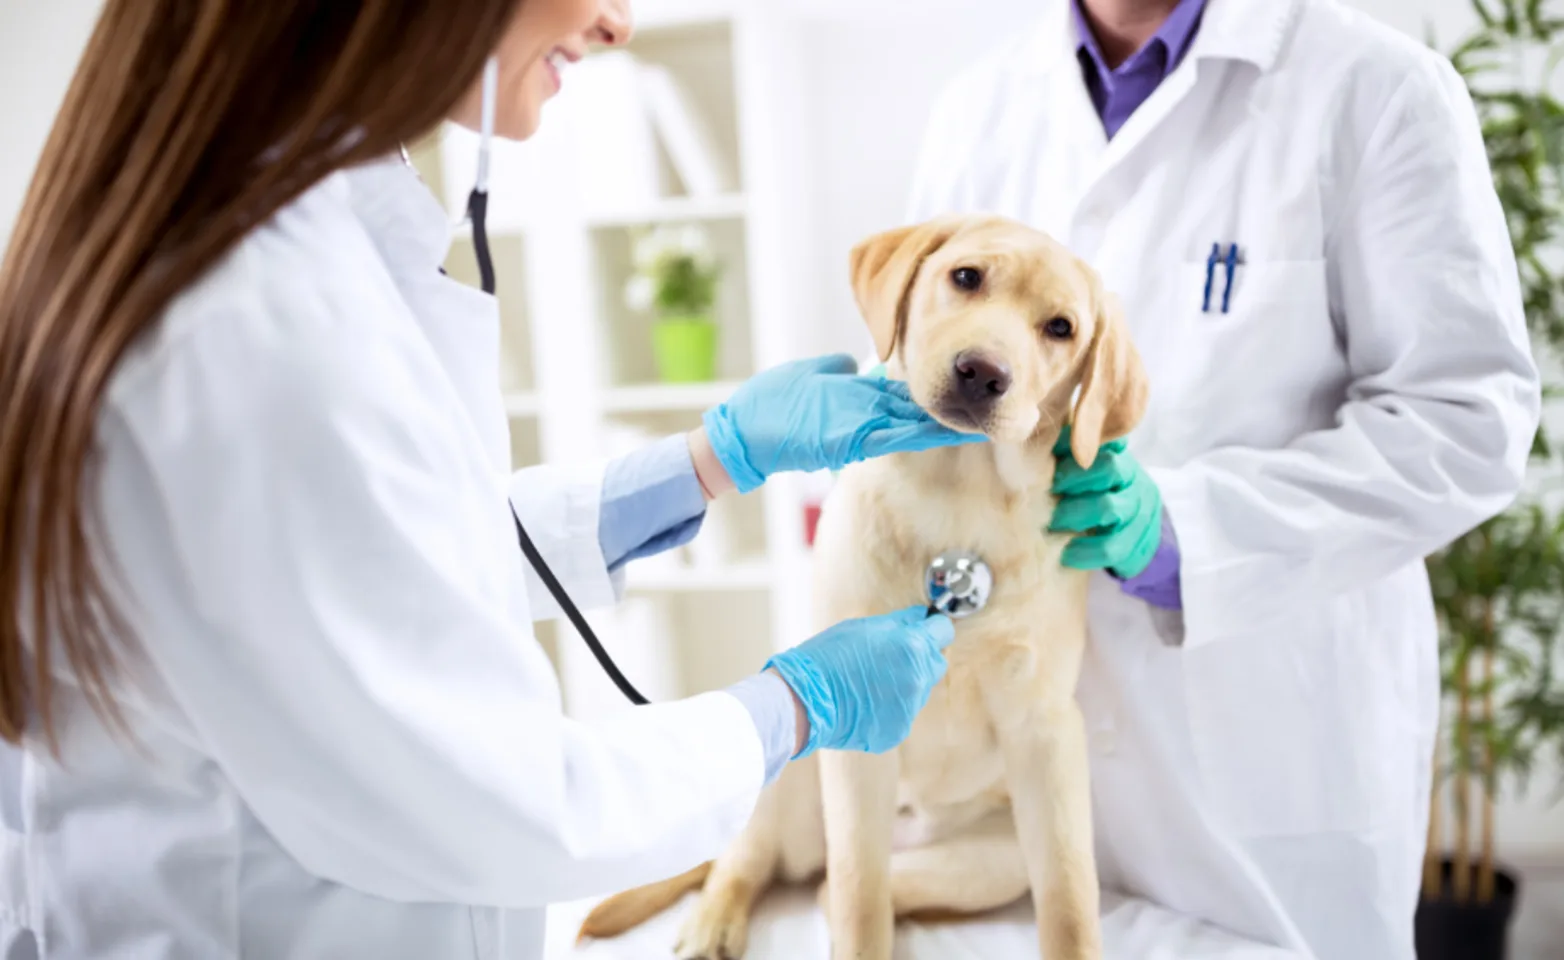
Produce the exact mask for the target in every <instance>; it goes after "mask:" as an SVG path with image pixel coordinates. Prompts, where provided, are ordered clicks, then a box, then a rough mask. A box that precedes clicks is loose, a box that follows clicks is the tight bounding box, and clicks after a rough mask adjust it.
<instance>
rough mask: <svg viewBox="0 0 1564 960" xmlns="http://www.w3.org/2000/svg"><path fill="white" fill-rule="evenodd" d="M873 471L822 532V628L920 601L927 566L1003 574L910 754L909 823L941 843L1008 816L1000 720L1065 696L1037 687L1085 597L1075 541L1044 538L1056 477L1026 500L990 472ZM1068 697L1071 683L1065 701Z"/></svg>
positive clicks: (953, 651) (904, 789) (964, 637)
mask: <svg viewBox="0 0 1564 960" xmlns="http://www.w3.org/2000/svg"><path fill="white" fill-rule="evenodd" d="M866 466H869V467H870V468H869V469H859V470H858V471H857V472H856V473H849V474H848V475H846V476H844V478H843V483H842V486H841V487H840V488H839V489H838V491H837V494H835V495H833V498H834V500H835V502H834V503H832V504H831V505H830V506H829V507H828V509H827V512H826V516H825V518H823V520H822V525H821V534H820V538H819V540H817V544H816V548H817V550H818V551H820V552H821V553H822V554H824V556H823V557H822V558H821V559H822V562H823V565H822V569H821V573H822V576H821V578H820V580H819V587H820V589H821V590H822V592H823V596H822V598H821V599H822V600H824V601H825V602H824V605H823V608H822V613H823V614H824V617H825V619H827V620H833V621H834V620H835V619H838V618H840V617H844V616H862V615H865V614H872V613H876V612H884V611H885V610H889V609H897V608H902V607H906V606H909V605H912V604H917V603H921V602H923V601H924V593H923V591H924V577H925V573H926V569H927V565H928V562H929V561H930V560H931V559H933V557H935V556H936V555H938V554H939V553H941V552H943V551H946V550H952V549H959V550H969V551H972V552H974V553H977V554H978V555H980V556H981V557H983V559H984V560H985V562H987V563H988V564H989V566H990V568H991V569H992V571H993V573H994V589H993V592H992V594H991V595H990V597H989V602H988V605H987V607H985V609H984V610H983V611H982V612H981V613H979V614H977V615H975V616H973V617H971V618H968V619H964V620H961V621H958V622H957V625H956V633H957V639H956V642H955V643H954V644H953V645H952V646H951V648H950V649H949V650H947V660H948V662H949V669H948V671H947V674H946V678H945V680H944V681H943V682H942V683H941V684H940V685H939V686H938V687H937V688H936V689H935V691H934V693H933V694H932V696H931V697H930V700H929V703H928V704H927V706H926V707H925V708H924V710H923V711H922V712H921V713H920V714H919V716H918V720H917V721H916V723H915V724H914V726H913V730H912V734H911V736H910V737H909V738H908V739H907V741H906V742H905V743H904V744H903V745H902V747H901V748H900V750H899V756H900V764H899V766H900V770H901V775H900V779H901V782H900V785H899V794H900V800H901V803H902V806H903V809H904V821H905V819H906V818H907V817H909V816H910V817H911V818H912V819H913V820H914V821H916V822H919V823H921V827H920V828H919V829H920V830H921V831H923V832H924V833H925V834H927V833H933V834H939V833H942V832H944V831H945V830H947V829H956V828H959V826H960V825H962V824H965V823H967V822H970V821H972V820H973V819H975V818H977V817H980V816H982V815H983V814H984V813H986V812H989V811H992V810H994V809H996V808H998V807H1000V806H1002V805H1003V804H1005V802H1006V798H1007V791H1006V785H1005V770H1004V764H1003V759H1002V756H1001V754H1000V751H999V747H998V742H997V738H996V734H995V728H994V721H993V716H994V712H995V710H999V711H1000V712H1001V715H1002V716H1009V715H1011V714H1012V713H1013V712H1015V711H1020V712H1022V713H1025V712H1028V711H1029V710H1030V709H1031V707H1030V705H1029V704H1028V702H1027V701H1028V700H1029V699H1031V698H1041V697H1044V696H1049V695H1054V694H1056V693H1057V691H1053V690H1052V689H1050V688H1049V687H1048V685H1047V683H1046V682H1044V683H1034V682H1033V681H1034V679H1036V678H1039V677H1043V676H1045V675H1046V673H1047V665H1048V664H1050V663H1052V662H1055V660H1056V659H1058V658H1055V657H1054V656H1053V654H1052V652H1051V651H1050V650H1049V649H1048V645H1049V643H1050V641H1051V639H1052V636H1053V632H1052V631H1050V630H1049V629H1048V627H1049V624H1050V622H1051V621H1052V620H1058V619H1060V618H1061V617H1062V616H1065V615H1066V614H1065V611H1073V609H1074V608H1075V607H1076V606H1077V604H1076V603H1075V600H1074V599H1073V596H1074V593H1075V592H1083V591H1080V589H1079V588H1080V582H1079V581H1078V579H1077V578H1075V577H1074V576H1073V575H1071V574H1070V572H1067V571H1064V570H1063V569H1062V568H1061V567H1060V566H1059V552H1060V550H1061V549H1062V548H1063V544H1064V542H1065V541H1064V539H1063V538H1060V537H1056V536H1053V535H1050V534H1048V533H1047V532H1046V527H1047V524H1048V520H1049V517H1050V516H1051V514H1052V510H1053V499H1052V498H1051V497H1049V496H1048V495H1047V489H1048V484H1047V482H1046V478H1043V482H1041V483H1038V484H1034V486H1033V487H1032V492H1030V493H1017V492H1014V491H1013V489H1011V487H1012V485H1011V484H1008V483H1005V482H1004V481H1003V478H1001V477H999V475H998V473H999V472H998V471H997V470H995V469H992V468H990V469H988V470H970V471H964V472H961V471H958V472H956V473H955V474H954V475H952V476H950V477H948V478H945V479H948V481H949V482H945V483H937V484H931V483H929V482H927V481H928V477H927V476H926V475H925V476H920V477H917V478H908V477H907V476H905V475H901V476H898V475H896V474H895V473H894V472H893V471H892V469H891V468H890V465H889V464H875V465H866ZM833 514H834V515H833ZM1082 613H1084V611H1082ZM1063 659H1064V660H1066V661H1068V660H1069V659H1070V656H1068V655H1067V656H1065V657H1064V658H1063ZM1069 689H1073V680H1071V681H1070V683H1069V684H1068V685H1067V688H1066V689H1065V691H1064V695H1066V696H1068V695H1069Z"/></svg>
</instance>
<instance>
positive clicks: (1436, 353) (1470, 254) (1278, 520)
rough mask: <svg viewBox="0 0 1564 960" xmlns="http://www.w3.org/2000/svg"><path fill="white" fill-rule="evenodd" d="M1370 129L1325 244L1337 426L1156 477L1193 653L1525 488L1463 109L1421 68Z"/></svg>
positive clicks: (1514, 358) (1452, 82)
mask: <svg viewBox="0 0 1564 960" xmlns="http://www.w3.org/2000/svg"><path fill="white" fill-rule="evenodd" d="M1373 129H1374V132H1373V133H1372V135H1371V136H1370V137H1369V138H1368V139H1367V141H1366V146H1365V148H1364V153H1363V157H1362V160H1361V164H1360V166H1359V169H1358V175H1357V177H1356V181H1355V183H1353V184H1352V186H1351V193H1350V194H1349V196H1348V197H1347V198H1346V201H1345V203H1344V205H1343V206H1342V207H1341V208H1340V209H1341V214H1340V216H1339V218H1338V221H1337V222H1336V223H1335V224H1334V228H1333V230H1332V231H1331V233H1330V234H1329V235H1328V240H1327V251H1326V253H1327V261H1328V268H1329V275H1330V278H1331V284H1332V288H1333V289H1332V294H1333V296H1332V301H1333V307H1334V309H1335V310H1337V311H1338V313H1339V316H1338V317H1337V320H1338V322H1339V324H1340V326H1341V332H1342V339H1343V342H1344V346H1345V351H1346V357H1347V362H1348V365H1349V369H1350V375H1351V380H1350V382H1349V384H1348V386H1347V388H1346V402H1345V403H1344V405H1343V406H1342V407H1341V408H1340V411H1339V413H1338V415H1337V418H1336V422H1335V424H1334V425H1333V426H1332V427H1331V428H1330V429H1324V430H1320V431H1317V432H1311V433H1307V434H1305V435H1302V436H1299V437H1298V438H1296V440H1294V441H1293V442H1292V443H1290V444H1289V445H1287V446H1285V447H1283V448H1280V449H1269V450H1262V449H1248V448H1239V447H1226V448H1219V449H1215V450H1212V451H1210V452H1207V453H1205V454H1203V455H1200V456H1197V457H1195V458H1194V459H1193V460H1191V461H1189V462H1186V463H1183V464H1181V465H1177V466H1172V467H1167V468H1162V469H1152V470H1151V471H1150V472H1151V474H1152V476H1153V477H1154V478H1155V480H1156V482H1157V484H1158V486H1159V487H1160V488H1161V491H1162V495H1163V497H1164V499H1165V501H1166V503H1167V507H1168V512H1169V515H1170V516H1171V518H1172V520H1173V524H1174V526H1175V528H1176V530H1177V535H1178V544H1179V550H1180V553H1181V555H1182V562H1183V567H1182V570H1181V579H1182V592H1183V605H1184V619H1185V627H1186V631H1187V639H1186V644H1187V645H1189V646H1197V645H1199V644H1202V643H1206V642H1210V641H1214V640H1219V639H1223V638H1228V637H1235V636H1240V635H1244V636H1251V637H1263V636H1266V635H1268V634H1269V633H1270V632H1271V630H1270V626H1271V625H1274V624H1277V623H1280V622H1285V621H1286V620H1287V618H1288V617H1289V616H1290V615H1291V613H1292V612H1293V611H1298V610H1302V609H1306V608H1308V607H1309V606H1310V605H1317V604H1318V603H1319V602H1320V601H1321V600H1322V599H1324V598H1328V597H1329V596H1331V595H1333V594H1337V593H1340V592H1343V591H1346V590H1348V589H1351V588H1353V587H1355V586H1360V585H1362V584H1364V583H1367V582H1372V581H1374V580H1376V579H1379V578H1382V577H1385V576H1387V575H1390V574H1391V573H1393V572H1395V571H1396V570H1398V569H1402V568H1404V567H1406V566H1408V565H1410V564H1413V563H1416V562H1418V561H1420V560H1421V559H1422V558H1423V557H1425V556H1427V555H1428V554H1430V553H1433V552H1435V551H1436V550H1438V549H1439V548H1441V547H1443V546H1444V545H1446V544H1448V543H1449V542H1450V541H1451V540H1453V539H1454V538H1456V537H1458V536H1460V535H1462V534H1463V533H1465V532H1467V531H1469V530H1470V529H1471V528H1473V527H1475V526H1476V525H1478V524H1479V523H1481V522H1482V521H1484V520H1486V519H1487V518H1489V517H1492V516H1494V515H1495V514H1497V513H1499V512H1501V511H1502V510H1504V509H1505V508H1506V507H1507V506H1508V505H1509V504H1510V503H1511V502H1512V500H1513V498H1514V497H1515V495H1516V494H1517V492H1518V490H1519V489H1520V487H1521V483H1522V479H1523V476H1524V472H1525V467H1526V462H1527V457H1528V452H1529V450H1530V448H1531V445H1532V440H1533V437H1534V434H1535V432H1536V428H1537V424H1538V418H1539V415H1540V406H1541V390H1540V385H1539V377H1538V371H1537V368H1536V366H1535V364H1534V361H1533V357H1532V354H1531V350H1530V347H1529V339H1528V335H1527V331H1526V323H1525V318H1524V314H1523V310H1522V305H1521V297H1520V293H1519V284H1518V278H1517V271H1516V262H1515V258H1514V255H1513V252H1512V248H1511V245H1510V238H1509V233H1508V231H1507V228H1506V224H1505V219H1504V215H1503V212H1502V210H1501V208H1500V205H1499V201H1498V199H1497V197H1496V194H1495V191H1494V187H1493V182H1492V179H1491V174H1490V170H1489V166H1488V160H1487V155H1486V153H1485V151H1484V146H1483V142H1482V137H1481V133H1480V131H1479V129H1478V124H1477V122H1476V117H1475V112H1474V110H1473V108H1472V103H1471V100H1470V98H1469V96H1468V94H1467V91H1466V88H1465V87H1464V85H1463V84H1462V82H1461V80H1460V78H1459V77H1458V76H1457V75H1456V74H1455V72H1454V70H1453V69H1451V68H1450V66H1449V64H1448V63H1446V62H1444V61H1436V60H1434V58H1429V63H1428V65H1427V66H1425V67H1422V68H1420V69H1415V70H1413V71H1412V72H1410V73H1409V74H1408V75H1407V76H1406V78H1405V80H1404V81H1403V82H1402V85H1401V86H1400V88H1399V90H1398V92H1397V93H1396V94H1394V95H1393V96H1392V97H1391V98H1390V100H1389V103H1388V106H1387V107H1386V108H1385V109H1384V111H1383V113H1382V115H1380V116H1379V117H1378V119H1377V122H1376V124H1375V126H1374V128H1373ZM1321 319H1322V322H1323V318H1321Z"/></svg>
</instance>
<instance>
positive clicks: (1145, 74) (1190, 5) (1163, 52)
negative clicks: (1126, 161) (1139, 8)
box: [1071, 0, 1206, 140]
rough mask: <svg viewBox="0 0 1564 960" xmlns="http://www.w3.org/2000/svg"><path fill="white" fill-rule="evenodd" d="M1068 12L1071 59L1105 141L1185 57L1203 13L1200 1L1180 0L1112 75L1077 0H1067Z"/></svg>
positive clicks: (1079, 0) (1198, 27)
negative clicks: (1075, 39) (1071, 16)
mask: <svg viewBox="0 0 1564 960" xmlns="http://www.w3.org/2000/svg"><path fill="white" fill-rule="evenodd" d="M1071 7H1072V9H1073V10H1074V11H1075V29H1076V33H1077V34H1078V35H1079V37H1080V44H1079V45H1078V46H1077V47H1076V55H1077V56H1078V57H1079V58H1080V61H1081V72H1082V74H1083V76H1084V78H1085V80H1086V89H1087V90H1088V91H1089V92H1090V93H1091V96H1092V103H1093V105H1095V106H1096V107H1097V115H1098V116H1099V117H1101V118H1102V127H1103V130H1104V131H1105V132H1106V133H1107V134H1108V138H1109V139H1110V140H1111V139H1113V135H1114V134H1116V133H1118V132H1119V128H1120V127H1122V126H1124V121H1126V120H1128V119H1129V118H1130V114H1132V113H1134V112H1135V110H1136V109H1137V108H1138V107H1139V106H1140V105H1141V104H1143V103H1145V102H1146V98H1147V97H1149V96H1151V92H1152V91H1153V90H1155V89H1157V87H1158V86H1159V85H1160V84H1161V83H1162V81H1163V80H1164V79H1165V78H1166V77H1167V75H1168V74H1170V73H1172V72H1173V68H1175V67H1177V66H1178V65H1179V62H1180V61H1181V60H1183V59H1184V54H1186V53H1188V52H1189V45H1190V44H1191V43H1192V42H1193V41H1194V39H1195V33H1196V32H1197V31H1198V30H1199V29H1200V15H1201V14H1202V13H1203V12H1204V11H1205V8H1206V0H1181V2H1180V3H1179V5H1178V6H1177V7H1175V8H1173V12H1172V13H1170V14H1168V18H1167V19H1166V20H1164V21H1163V22H1162V26H1161V27H1160V28H1158V30H1157V32H1156V33H1155V34H1153V35H1152V37H1151V39H1150V40H1147V41H1146V43H1145V45H1144V46H1142V47H1141V48H1140V49H1139V50H1137V51H1135V52H1134V53H1133V54H1131V55H1130V58H1129V59H1128V60H1125V61H1124V62H1123V63H1121V64H1119V66H1118V68H1117V69H1113V70H1110V69H1108V62H1107V60H1105V59H1104V58H1103V55H1102V48H1101V47H1100V46H1099V45H1098V43H1097V37H1096V36H1095V35H1093V33H1092V28H1091V25H1090V24H1089V23H1087V20H1086V14H1085V12H1084V11H1083V10H1082V9H1081V0H1073V2H1072V3H1071Z"/></svg>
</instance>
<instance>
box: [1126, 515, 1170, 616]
mask: <svg viewBox="0 0 1564 960" xmlns="http://www.w3.org/2000/svg"><path fill="white" fill-rule="evenodd" d="M1178 571H1179V555H1178V536H1177V535H1176V534H1175V533H1174V532H1173V522H1172V521H1171V520H1169V519H1168V512H1167V510H1166V509H1164V510H1163V511H1162V542H1161V543H1159V544H1158V545H1157V552H1156V553H1155V554H1153V555H1152V557H1151V563H1150V564H1149V565H1148V566H1147V567H1146V569H1145V570H1143V571H1141V573H1140V574H1139V575H1138V576H1134V577H1130V578H1129V579H1122V578H1119V577H1115V578H1114V579H1116V580H1118V581H1119V589H1121V590H1123V591H1124V592H1125V593H1127V594H1129V595H1130V596H1132V597H1135V598H1136V599H1138V600H1142V601H1144V602H1146V603H1149V604H1151V605H1152V606H1154V607H1162V608H1163V609H1165V610H1182V609H1183V606H1184V604H1183V599H1182V598H1181V596H1180V590H1179V576H1178Z"/></svg>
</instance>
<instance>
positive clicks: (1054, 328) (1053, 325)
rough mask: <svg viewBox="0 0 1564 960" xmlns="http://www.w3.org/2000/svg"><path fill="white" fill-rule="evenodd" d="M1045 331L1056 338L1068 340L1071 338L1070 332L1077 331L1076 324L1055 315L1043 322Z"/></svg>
mask: <svg viewBox="0 0 1564 960" xmlns="http://www.w3.org/2000/svg"><path fill="white" fill-rule="evenodd" d="M1043 332H1044V333H1046V334H1048V335H1049V336H1050V337H1053V338H1054V339H1055V340H1068V339H1070V334H1072V333H1074V332H1075V324H1073V323H1071V322H1070V321H1068V320H1066V319H1065V318H1063V317H1054V318H1053V319H1052V320H1050V321H1048V322H1047V323H1045V324H1043Z"/></svg>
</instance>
